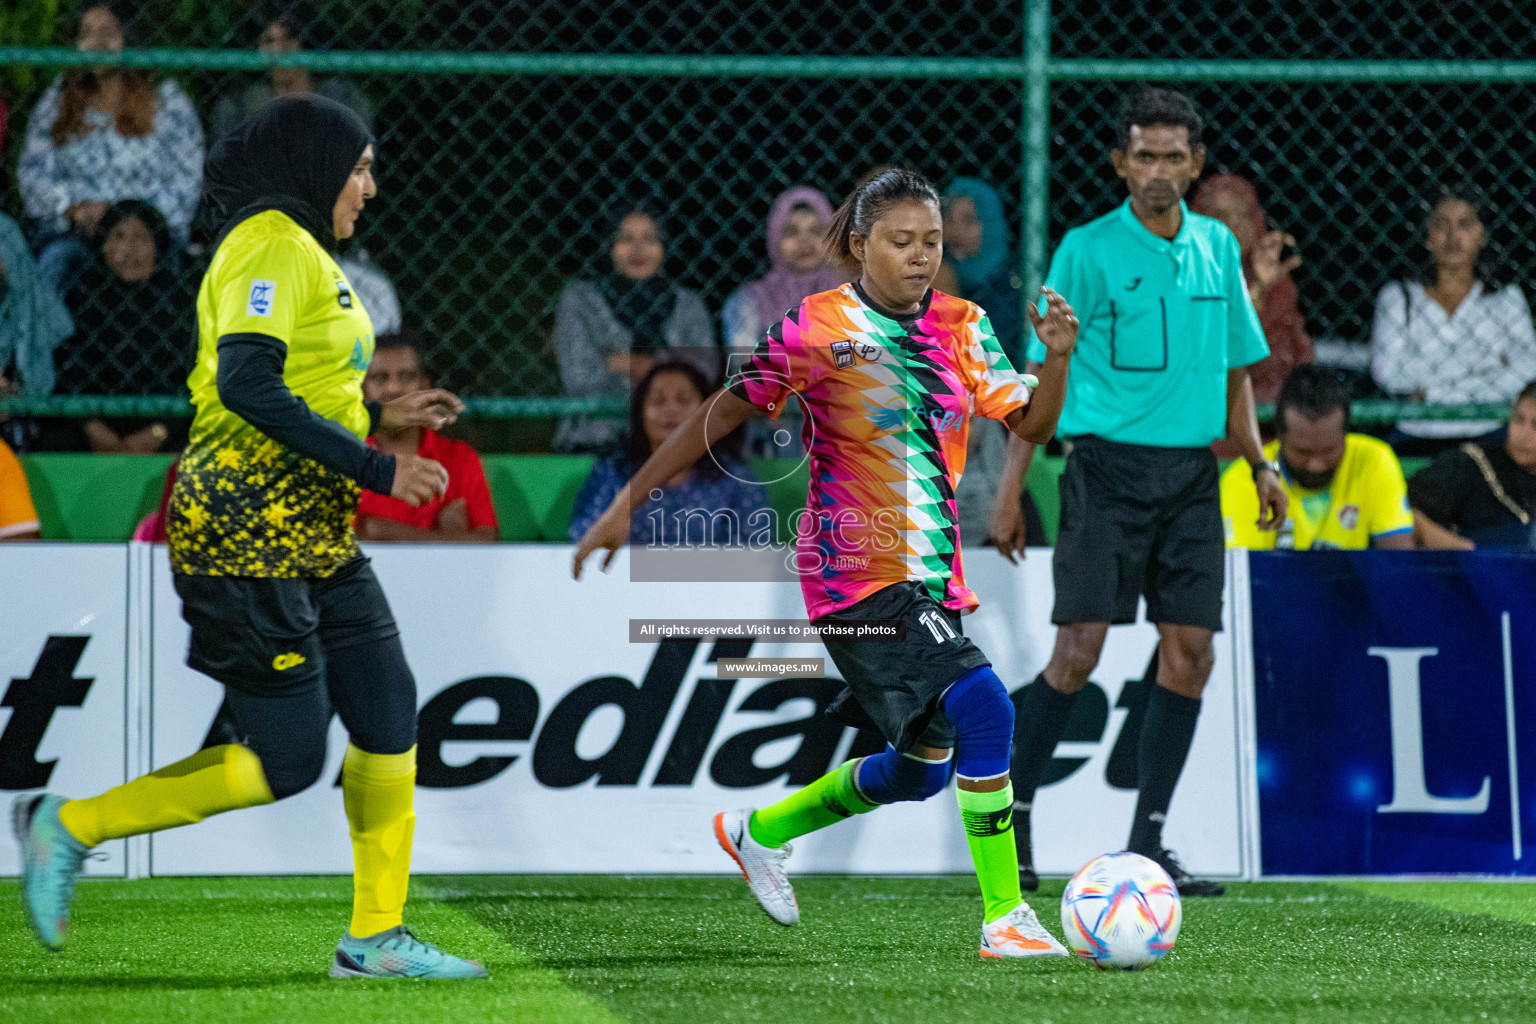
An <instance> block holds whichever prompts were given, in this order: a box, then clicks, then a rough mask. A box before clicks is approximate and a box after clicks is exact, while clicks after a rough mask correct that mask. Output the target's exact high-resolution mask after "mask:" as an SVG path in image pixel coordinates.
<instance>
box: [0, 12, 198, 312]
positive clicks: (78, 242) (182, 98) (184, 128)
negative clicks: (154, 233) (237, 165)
mask: <svg viewBox="0 0 1536 1024" xmlns="http://www.w3.org/2000/svg"><path fill="white" fill-rule="evenodd" d="M130 13H131V12H130V10H129V9H127V8H119V7H118V6H117V5H116V4H108V3H91V4H89V5H88V6H87V7H86V8H85V10H84V12H82V14H81V15H80V31H79V34H78V36H77V37H76V40H75V46H76V48H77V49H80V50H105V51H109V52H110V51H117V50H121V49H122V48H123V47H124V46H125V45H126V44H127V42H128V40H129V37H128V20H129V14H130ZM202 177H203V127H202V124H201V123H200V122H199V121H198V119H197V111H195V110H194V109H192V103H191V101H190V100H188V99H187V94H186V93H184V92H182V90H181V87H180V86H178V85H177V84H176V83H175V82H173V81H169V80H166V81H158V80H157V79H156V77H155V75H154V73H153V72H152V71H149V70H148V69H144V68H119V67H89V66H81V67H74V68H70V69H68V70H67V71H65V72H64V73H63V74H62V75H60V76H59V77H58V78H57V79H55V80H54V82H53V84H52V85H50V86H49V87H48V88H47V90H45V91H44V93H43V95H42V97H41V98H40V99H39V100H38V101H37V106H35V107H33V108H32V116H31V119H30V120H29V121H28V122H27V135H26V141H25V143H24V144H23V147H22V151H21V161H20V163H19V164H18V165H17V168H16V184H17V187H18V188H19V190H20V192H21V198H22V202H23V203H24V204H25V206H26V212H27V217H28V218H30V219H31V221H32V226H33V234H34V241H33V246H34V250H35V251H36V252H37V254H38V264H39V267H40V268H41V271H42V275H43V279H44V280H45V281H47V282H48V283H49V285H50V286H52V287H53V288H54V290H56V291H57V292H58V293H59V294H60V295H62V294H64V293H65V292H66V291H68V290H69V286H70V285H71V284H73V283H74V277H75V275H76V274H78V273H79V272H80V270H81V268H82V267H83V266H84V265H85V264H86V263H87V262H89V259H90V248H91V242H92V241H93V240H95V239H96V238H98V237H99V231H100V223H101V216H102V214H103V213H105V212H106V209H107V205H108V204H109V203H111V202H113V201H114V200H118V199H143V200H145V201H147V202H150V203H152V204H154V206H155V208H156V209H158V210H159V211H160V212H161V213H162V214H163V215H164V216H165V219H166V222H167V223H168V224H169V225H170V228H171V235H172V237H173V238H174V240H175V242H176V245H177V246H178V247H180V246H182V245H185V244H186V241H187V232H188V229H189V227H190V225H191V223H192V215H193V213H194V212H196V210H197V197H198V187H199V184H200V183H201V181H202Z"/></svg>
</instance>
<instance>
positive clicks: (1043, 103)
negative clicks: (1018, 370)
mask: <svg viewBox="0 0 1536 1024" xmlns="http://www.w3.org/2000/svg"><path fill="white" fill-rule="evenodd" d="M1050 59H1051V0H1024V65H1025V72H1024V117H1023V123H1022V124H1020V125H1019V133H1020V135H1021V137H1022V139H1021V141H1022V142H1023V143H1024V195H1023V200H1024V208H1023V209H1024V215H1023V221H1024V229H1023V237H1022V239H1021V240H1020V248H1021V249H1022V250H1023V254H1024V290H1023V293H1022V294H1023V302H1024V304H1025V305H1026V306H1027V305H1028V304H1029V303H1031V302H1033V301H1034V299H1035V293H1036V292H1037V291H1039V290H1040V285H1041V283H1042V282H1043V281H1044V280H1045V243H1046V232H1047V225H1048V218H1049V216H1050V183H1051V80H1050V77H1049V73H1048V72H1049V65H1050ZM1024 319H1025V322H1026V323H1027V322H1028V320H1029V317H1028V316H1027V315H1026V316H1025V318H1024Z"/></svg>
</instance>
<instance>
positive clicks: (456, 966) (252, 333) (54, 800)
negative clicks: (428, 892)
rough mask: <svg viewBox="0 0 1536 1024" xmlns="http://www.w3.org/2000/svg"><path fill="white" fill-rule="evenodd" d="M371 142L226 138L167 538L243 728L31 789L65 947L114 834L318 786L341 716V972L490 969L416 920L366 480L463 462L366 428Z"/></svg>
mask: <svg viewBox="0 0 1536 1024" xmlns="http://www.w3.org/2000/svg"><path fill="white" fill-rule="evenodd" d="M372 144H373V139H372V136H371V135H370V133H369V132H368V130H367V128H366V127H365V126H364V125H363V123H362V121H361V120H360V119H359V118H358V117H357V115H356V114H354V113H352V112H351V111H350V110H348V109H347V108H346V107H343V106H342V105H340V104H338V103H334V102H331V101H329V100H325V99H322V98H319V97H313V96H306V97H294V98H288V99H282V100H278V101H276V102H274V103H272V104H271V105H269V106H268V107H267V108H266V109H265V110H264V111H262V112H261V113H260V114H258V115H256V117H254V118H253V119H252V120H250V121H248V122H247V123H246V124H244V125H242V126H241V127H240V128H238V129H236V130H235V131H233V132H231V133H230V134H228V135H226V136H225V137H223V138H222V139H220V140H219V142H218V143H217V144H216V145H215V146H214V148H213V150H212V152H211V153H210V154H209V158H208V161H207V165H206V168H205V176H204V195H203V201H204V207H205V209H204V213H205V216H206V217H207V218H208V219H209V220H210V221H211V222H212V223H214V224H217V225H222V231H221V233H220V234H219V237H218V241H217V243H216V246H215V251H214V255H213V260H212V262H211V264H210V266H209V268H208V271H207V273H206V275H205V276H204V278H203V282H202V286H201V288H200V290H199V292H198V298H197V316H198V352H197V364H196V367H195V368H194V370H193V371H192V375H191V377H190V378H189V381H188V384H189V386H190V388H191V391H192V401H193V404H194V406H195V407H196V410H197V411H196V417H195V419H194V420H193V424H192V433H191V440H190V443H189V445H188V447H187V449H186V452H185V454H183V456H182V458H181V464H180V470H179V472H178V474H177V481H176V486H175V490H174V492H173V494H172V498H171V504H170V512H169V516H168V519H169V522H168V524H167V532H168V534H169V542H170V544H169V546H170V556H171V568H172V570H173V572H174V574H175V575H174V580H175V587H176V592H177V593H178V594H179V595H180V596H181V599H182V616H183V617H184V618H185V619H186V621H187V624H188V625H189V626H190V627H191V642H190V645H189V649H188V654H187V663H188V664H189V665H191V666H192V667H193V668H195V669H197V670H199V671H201V672H203V673H205V674H207V675H209V676H211V677H212V678H213V679H215V680H217V681H218V682H220V683H222V684H223V685H224V704H223V707H222V708H221V711H220V721H221V722H222V723H223V724H224V726H225V731H226V732H227V733H228V736H227V740H228V741H227V742H222V743H216V744H214V745H210V746H208V747H206V748H205V749H203V750H201V751H199V752H198V753H197V754H194V755H193V756H192V757H190V758H186V759H184V760H182V761H179V762H177V763H175V764H172V765H168V766H166V767H164V768H162V769H160V770H159V771H156V772H152V773H150V774H149V775H146V776H143V777H141V778H138V779H135V780H133V781H132V782H129V783H126V784H125V785H122V786H118V787H116V788H114V789H111V790H108V791H107V792H105V793H102V794H100V795H98V796H94V797H90V798H88V799H82V800H66V799H64V798H62V797H59V796H54V795H51V794H41V795H28V796H24V797H22V798H21V800H20V801H18V804H17V808H16V812H15V819H16V827H17V835H18V838H19V839H20V841H21V844H22V861H23V876H24V882H23V887H22V890H23V903H24V906H25V909H26V911H27V918H28V920H29V922H30V923H31V924H32V927H33V930H34V931H35V932H36V934H37V935H38V937H39V938H40V939H41V940H42V941H43V943H44V944H45V945H48V946H50V947H52V948H59V947H60V946H62V945H63V944H64V941H65V938H66V937H67V929H68V920H69V904H70V898H71V896H72V893H73V889H74V879H75V877H76V876H77V875H78V874H79V870H80V866H81V864H82V863H83V861H84V859H85V857H86V856H87V855H88V854H89V851H90V849H91V848H92V847H93V846H96V845H97V844H99V843H102V842H104V841H106V840H108V839H114V838H121V837H125V836H130V835H141V834H144V833H147V832H155V831H159V830H161V829H166V828H174V827H177V826H180V825H187V824H192V823H194V822H197V821H201V820H202V819H203V818H206V817H208V816H209V815H213V814H219V813H223V812H225V811H230V810H236V809H239V808H242V807H250V806H254V805H257V804H264V803H271V802H272V801H274V800H280V799H283V798H284V797H286V796H290V795H292V794H294V793H298V792H300V791H302V790H304V789H306V788H308V787H309V786H310V785H312V784H313V783H314V782H315V781H317V780H318V779H319V777H320V775H321V773H322V771H323V770H324V767H325V747H326V734H327V732H328V730H329V727H330V720H331V716H332V714H333V713H334V714H336V715H339V716H340V718H341V720H342V723H343V725H345V726H346V728H347V732H348V734H349V739H350V742H349V743H348V745H347V752H346V758H345V761H344V763H343V771H342V799H343V803H344V805H345V808H346V814H347V820H348V824H349V826H350V831H351V836H352V850H353V861H354V876H353V881H354V893H353V912H352V920H351V923H350V925H349V927H348V928H347V930H346V932H345V933H344V934H343V936H342V938H341V941H340V943H339V944H338V946H337V949H336V952H335V955H334V957H333V959H332V962H331V967H330V974H331V976H332V977H335V978H350V977H434V978H467V977H484V976H485V970H484V968H483V967H481V966H480V965H479V964H476V963H474V962H472V961H468V960H463V959H460V958H459V957H455V956H452V955H451V954H448V953H445V952H443V951H442V950H440V949H438V948H437V947H436V946H433V945H431V944H429V943H426V942H422V941H421V940H419V939H417V938H416V937H415V935H414V934H412V933H411V931H410V930H409V929H408V928H406V927H405V925H404V923H403V920H402V918H403V911H404V906H405V899H406V890H407V887H408V884H409V876H410V852H411V839H412V835H413V832H414V827H415V812H414V810H413V806H414V790H415V778H416V682H415V679H414V677H413V676H412V675H411V670H410V668H409V666H408V665H407V664H406V661H405V654H404V651H403V649H402V648H401V645H400V638H399V630H398V629H397V628H396V626H395V621H394V617H393V615H392V614H391V612H390V609H389V603H388V601H386V600H385V597H384V592H383V590H382V589H381V588H380V586H379V583H378V580H377V579H376V578H375V576H374V573H373V569H372V568H371V566H370V565H369V563H368V560H367V559H366V558H364V557H363V555H362V553H361V552H360V551H359V549H358V545H357V540H356V538H355V537H354V535H353V532H352V518H353V516H354V514H355V512H356V509H357V498H358V494H359V489H360V488H368V489H370V490H375V491H379V492H381V493H384V494H389V493H391V491H392V490H398V491H400V492H401V493H400V494H399V495H398V496H403V497H407V499H408V500H420V498H421V497H423V496H425V495H426V494H427V492H428V489H429V488H436V487H437V483H436V481H437V480H438V479H439V474H440V475H441V482H442V484H443V485H444V486H445V485H446V474H443V473H442V471H441V467H440V466H435V464H431V463H426V464H423V463H424V460H420V459H417V460H416V461H414V462H411V461H408V462H406V463H404V464H401V463H400V462H399V461H398V460H397V459H396V458H395V457H393V456H384V455H381V454H380V453H379V452H378V451H377V450H375V449H372V448H369V447H368V446H367V445H366V444H365V443H364V438H365V437H366V436H367V434H368V432H369V429H370V425H371V423H372V422H373V421H374V420H375V419H376V418H377V417H378V416H379V415H381V414H382V412H383V410H381V409H380V408H379V407H377V406H374V407H372V409H370V408H368V407H365V405H364V402H363V395H362V379H363V375H364V373H365V372H366V371H367V368H368V361H369V359H370V358H371V357H372V355H373V328H372V325H371V324H370V322H369V319H368V313H367V311H366V310H365V309H363V307H362V305H361V304H360V303H359V302H358V300H357V297H356V296H355V295H354V294H353V293H352V290H351V288H350V286H349V285H348V283H347V280H346V277H345V275H344V274H343V273H342V271H341V269H340V268H339V267H338V266H337V264H336V260H335V259H334V257H333V256H332V255H331V251H330V248H331V243H332V240H333V239H335V238H342V237H346V236H348V235H350V234H351V232H352V225H353V223H354V221H355V219H356V216H357V214H358V213H360V212H361V210H362V208H363V205H364V202H365V200H366V199H367V198H369V197H370V196H372V195H373V193H374V184H373V177H372V170H371V165H372V154H373V146H372ZM458 407H459V403H458V400H457V399H455V398H453V397H452V396H451V395H448V394H447V393H446V392H433V393H428V394H420V395H415V396H406V397H405V398H402V399H399V400H397V401H396V402H395V403H391V406H390V409H391V410H392V412H391V420H390V422H392V423H393V422H395V420H397V419H399V420H400V421H401V422H409V423H412V424H416V423H421V424H426V425H440V424H441V423H443V422H446V421H451V419H452V413H455V412H456V411H457V408H458ZM445 410H446V412H445ZM402 417H403V419H402ZM405 458H406V459H409V457H405ZM433 467H435V470H434V468H433ZM397 470H401V474H400V475H401V479H400V480H397V479H396V477H397ZM424 480H429V481H433V482H432V483H430V484H423V483H422V481H424ZM210 867H216V865H210Z"/></svg>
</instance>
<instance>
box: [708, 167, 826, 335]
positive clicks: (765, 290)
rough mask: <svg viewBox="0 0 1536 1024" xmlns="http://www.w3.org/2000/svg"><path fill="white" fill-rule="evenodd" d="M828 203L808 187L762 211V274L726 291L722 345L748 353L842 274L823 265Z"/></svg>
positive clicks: (786, 196)
mask: <svg viewBox="0 0 1536 1024" xmlns="http://www.w3.org/2000/svg"><path fill="white" fill-rule="evenodd" d="M831 223H832V204H831V203H829V202H828V201H827V197H826V196H824V195H822V194H821V193H820V192H818V191H816V190H815V189H813V188H806V187H804V186H800V187H797V188H792V189H790V190H789V191H787V192H784V193H782V194H781V195H780V196H779V197H778V198H777V199H775V200H774V201H773V206H772V207H771V208H770V209H769V211H768V264H769V270H768V273H767V274H766V275H765V276H763V277H760V278H758V279H757V280H756V281H751V282H748V283H747V284H744V285H742V286H741V287H740V288H738V289H736V290H735V291H734V292H732V293H731V297H730V298H729V299H727V300H726V302H725V309H724V311H723V313H722V315H721V319H722V321H723V322H724V327H725V334H724V336H725V346H726V348H729V349H736V350H739V351H746V352H750V351H752V350H753V349H754V348H756V347H757V343H758V342H760V341H762V340H763V334H764V332H766V331H767V330H768V328H769V327H770V326H771V325H773V324H776V323H778V322H779V321H781V320H783V319H784V314H785V313H787V312H788V311H789V310H791V309H794V308H796V307H798V306H799V305H800V303H801V302H803V301H804V300H805V297H806V296H807V295H815V294H816V293H817V292H824V291H830V290H831V289H833V288H836V287H837V286H838V285H840V284H842V283H843V282H844V281H846V280H848V275H847V274H844V273H843V272H842V271H840V270H838V269H837V268H836V267H835V266H833V265H832V264H830V263H828V262H827V253H826V234H827V226H828V225H829V224H831Z"/></svg>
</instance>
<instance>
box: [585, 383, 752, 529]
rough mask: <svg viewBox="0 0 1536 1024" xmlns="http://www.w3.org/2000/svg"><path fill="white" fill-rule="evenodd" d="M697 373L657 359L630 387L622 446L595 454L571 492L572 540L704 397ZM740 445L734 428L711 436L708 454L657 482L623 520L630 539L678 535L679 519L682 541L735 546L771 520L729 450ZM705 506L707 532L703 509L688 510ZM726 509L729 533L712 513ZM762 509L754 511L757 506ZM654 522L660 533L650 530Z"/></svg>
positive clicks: (706, 390)
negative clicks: (637, 510) (625, 446)
mask: <svg viewBox="0 0 1536 1024" xmlns="http://www.w3.org/2000/svg"><path fill="white" fill-rule="evenodd" d="M711 390H712V389H711V387H710V386H709V381H708V380H707V379H705V377H704V374H703V373H701V372H700V371H699V369H698V368H697V367H695V366H693V365H692V364H691V363H662V364H660V365H659V366H656V367H654V368H652V369H651V371H650V372H649V373H647V374H646V375H645V376H644V377H642V378H641V380H640V383H639V384H638V385H637V386H636V387H635V397H634V400H633V402H632V403H631V405H630V414H629V451H628V452H627V453H625V454H623V455H614V456H611V457H610V458H606V459H601V460H599V461H598V463H597V465H595V466H593V467H592V475H591V476H589V477H587V482H586V483H585V484H583V485H582V487H581V493H580V494H578V495H577V496H576V510H575V512H574V513H573V514H572V516H571V540H580V539H581V538H582V535H583V534H585V533H586V532H587V528H588V527H589V526H591V525H592V524H593V523H594V522H596V521H597V517H598V516H600V515H602V514H603V510H604V509H606V508H607V507H608V506H609V505H610V504H611V503H612V502H613V499H614V496H615V495H617V494H618V493H619V491H620V490H621V489H622V488H623V487H624V485H625V484H626V483H628V482H629V478H630V477H631V476H633V475H634V472H635V470H636V469H637V468H639V466H640V464H641V463H643V462H645V460H646V459H648V458H650V457H651V452H653V451H655V450H656V449H657V448H659V447H660V446H661V443H662V442H663V441H665V440H666V439H667V438H668V437H670V436H671V434H672V431H674V430H676V429H677V426H678V424H680V423H682V422H683V421H684V420H685V419H687V418H688V416H689V415H690V414H691V413H692V412H693V411H694V410H695V409H697V408H698V407H699V406H700V405H703V404H704V399H705V398H706V397H707V396H708V395H709V393H710V391H711ZM739 446H740V432H739V431H738V432H736V433H734V434H731V435H728V436H727V437H725V438H723V439H722V440H720V441H719V442H717V443H716V444H715V446H714V447H713V449H712V450H711V452H710V456H709V457H707V458H703V459H700V460H699V461H698V462H696V463H694V464H693V466H692V467H691V468H689V469H688V470H686V471H685V472H682V473H679V474H678V475H676V476H674V477H673V478H672V479H670V480H668V481H667V482H666V484H665V486H664V487H662V488H660V489H659V490H658V492H657V493H656V494H655V495H653V496H652V498H651V500H650V501H649V502H648V503H647V504H646V505H645V506H643V508H642V509H641V514H640V515H637V516H635V517H634V521H633V522H632V523H631V525H630V531H629V539H630V541H631V542H633V543H636V544H649V543H663V544H668V545H675V544H679V543H684V541H683V540H682V537H681V534H682V527H683V525H684V524H686V528H687V533H688V536H687V539H686V543H688V544H693V545H697V544H705V543H710V544H719V545H722V546H734V545H739V544H742V543H745V541H746V539H747V538H748V537H750V536H751V535H752V534H753V533H756V532H759V531H762V530H769V531H770V533H771V528H772V526H773V525H774V524H773V522H772V516H771V513H769V511H768V493H767V491H765V490H764V489H763V485H762V484H760V483H758V481H757V476H756V474H754V473H753V472H752V470H751V469H749V468H748V467H747V465H746V464H745V463H744V462H742V461H741V460H740V458H739V457H737V455H736V454H735V451H736V449H737V448H739ZM695 512H704V513H705V514H706V515H707V516H709V517H711V518H710V519H709V524H708V529H709V530H710V531H711V533H712V534H713V535H712V536H711V537H710V538H708V539H707V540H706V538H705V536H704V533H705V529H706V522H705V519H704V517H701V516H698V515H690V513H695ZM719 513H725V514H726V516H727V517H728V519H734V521H735V523H736V524H737V526H738V527H739V529H736V530H734V531H731V532H733V533H734V534H735V536H733V537H726V536H724V535H722V533H719V532H716V531H717V530H718V529H719V524H720V523H725V522H727V519H721V520H719V521H718V522H717V521H716V520H715V519H714V518H713V517H714V516H715V515H717V514H719ZM757 513H761V514H757ZM657 524H660V526H661V531H662V536H661V537H656V538H653V537H652V533H653V532H654V531H655V527H656V525H657Z"/></svg>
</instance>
